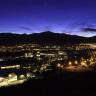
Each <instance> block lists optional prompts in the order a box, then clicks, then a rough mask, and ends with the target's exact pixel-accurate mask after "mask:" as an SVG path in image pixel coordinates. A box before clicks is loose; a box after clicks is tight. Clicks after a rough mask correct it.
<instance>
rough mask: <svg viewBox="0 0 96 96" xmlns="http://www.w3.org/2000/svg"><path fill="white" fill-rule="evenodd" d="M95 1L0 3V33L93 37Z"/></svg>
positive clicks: (7, 0)
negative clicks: (64, 34) (47, 33)
mask: <svg viewBox="0 0 96 96" xmlns="http://www.w3.org/2000/svg"><path fill="white" fill-rule="evenodd" d="M87 27H88V28H93V29H96V0H0V32H16V33H32V32H33V33H34V32H42V31H48V30H49V31H54V32H60V33H68V34H75V35H82V36H93V35H96V31H91V30H89V31H84V30H82V29H83V28H87Z"/></svg>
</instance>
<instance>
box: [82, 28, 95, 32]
mask: <svg viewBox="0 0 96 96" xmlns="http://www.w3.org/2000/svg"><path fill="white" fill-rule="evenodd" d="M82 31H83V32H96V28H82Z"/></svg>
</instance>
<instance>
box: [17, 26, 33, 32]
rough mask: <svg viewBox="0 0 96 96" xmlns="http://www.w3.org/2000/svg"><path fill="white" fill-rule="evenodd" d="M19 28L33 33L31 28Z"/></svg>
mask: <svg viewBox="0 0 96 96" xmlns="http://www.w3.org/2000/svg"><path fill="white" fill-rule="evenodd" d="M19 28H20V29H23V30H26V31H32V29H31V28H29V27H25V26H21V27H19Z"/></svg>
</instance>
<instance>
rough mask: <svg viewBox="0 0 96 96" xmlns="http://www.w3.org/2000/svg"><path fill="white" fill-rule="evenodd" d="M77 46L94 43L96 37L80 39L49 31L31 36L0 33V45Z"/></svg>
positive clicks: (79, 37)
mask: <svg viewBox="0 0 96 96" xmlns="http://www.w3.org/2000/svg"><path fill="white" fill-rule="evenodd" d="M24 43H26V44H28V43H36V44H53V45H54V44H55V45H64V44H78V43H96V36H94V37H90V38H88V37H81V36H76V35H69V34H64V33H54V32H50V31H46V32H42V33H32V34H29V35H28V34H13V33H0V45H14V44H24Z"/></svg>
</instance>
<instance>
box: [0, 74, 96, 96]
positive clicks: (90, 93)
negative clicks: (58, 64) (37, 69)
mask: <svg viewBox="0 0 96 96" xmlns="http://www.w3.org/2000/svg"><path fill="white" fill-rule="evenodd" d="M1 94H2V95H1ZM0 96H96V73H95V72H87V73H62V74H58V75H55V76H50V77H45V79H39V80H29V81H28V82H25V83H24V84H22V85H16V86H10V87H8V88H1V89H0Z"/></svg>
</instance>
